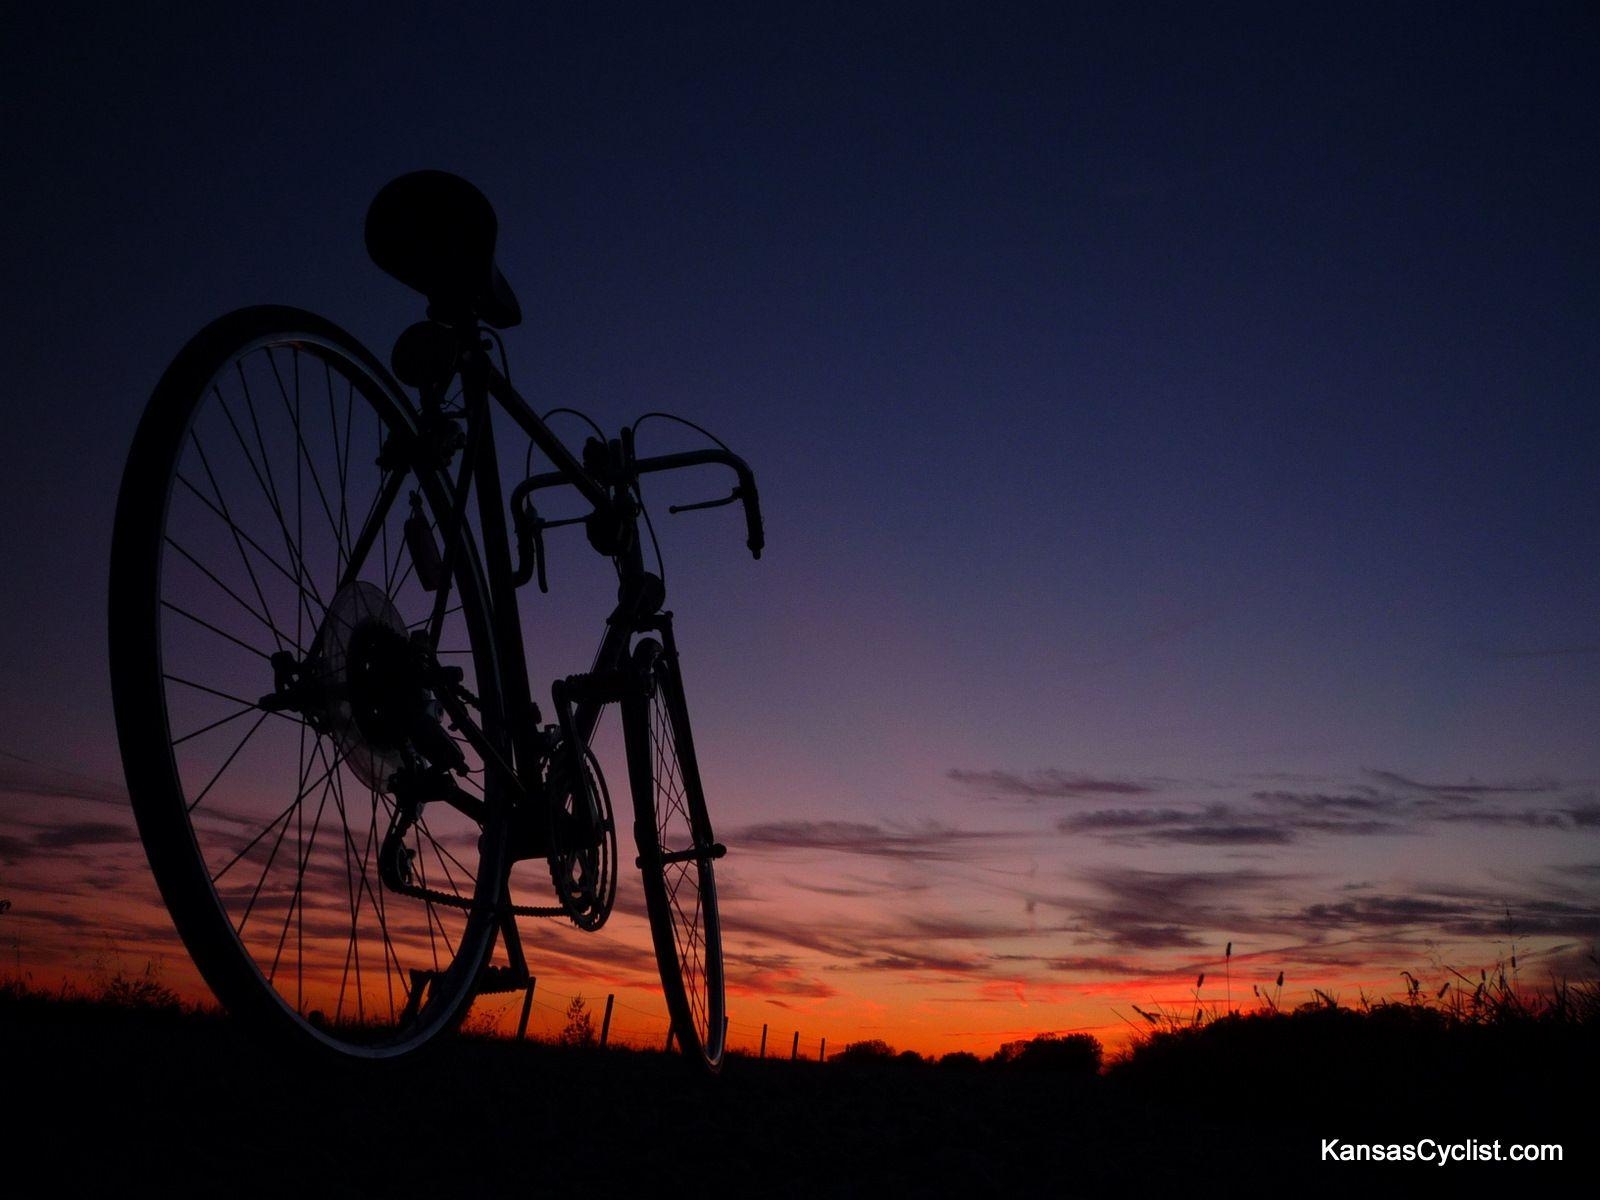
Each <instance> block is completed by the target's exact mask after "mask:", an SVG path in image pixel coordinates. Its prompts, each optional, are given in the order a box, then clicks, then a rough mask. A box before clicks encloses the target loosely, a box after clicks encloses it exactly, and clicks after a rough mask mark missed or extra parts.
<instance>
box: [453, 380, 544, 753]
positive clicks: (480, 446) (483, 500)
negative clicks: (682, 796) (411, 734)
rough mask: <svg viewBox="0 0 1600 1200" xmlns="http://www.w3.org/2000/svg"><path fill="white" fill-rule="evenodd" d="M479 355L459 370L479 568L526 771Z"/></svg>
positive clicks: (527, 722) (511, 599)
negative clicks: (484, 572) (479, 539)
mask: <svg viewBox="0 0 1600 1200" xmlns="http://www.w3.org/2000/svg"><path fill="white" fill-rule="evenodd" d="M482 361H483V360H482V358H481V356H480V352H479V351H477V350H475V349H474V350H471V351H469V352H468V354H467V355H466V357H465V360H464V362H463V363H462V368H461V384H462V390H463V392H464V394H465V398H466V407H467V438H468V442H469V443H470V444H472V445H475V446H476V447H477V461H476V462H475V463H474V470H475V472H476V480H475V482H476V483H477V487H478V522H479V527H480V528H481V529H482V531H483V555H484V565H485V566H486V567H487V568H488V575H489V598H490V605H489V607H490V613H491V619H492V620H493V621H494V634H495V644H496V646H497V647H498V648H499V655H500V672H501V683H500V686H501V692H502V695H503V696H504V697H505V700H506V711H507V714H508V716H509V718H510V725H511V730H510V733H511V744H512V746H513V747H514V750H515V762H516V766H517V768H518V769H519V770H527V769H528V768H529V766H530V764H532V762H533V761H534V758H535V757H536V752H535V750H534V746H533V735H534V733H535V731H536V730H537V728H538V724H539V717H538V710H537V709H536V708H535V706H534V703H533V696H532V693H531V691H530V689H529V686H528V660H527V656H526V650H525V648H524V646H523V643H522V621H521V619H520V616H519V614H518V610H517V592H516V587H515V586H514V585H513V584H512V582H511V576H512V571H511V543H510V540H509V535H508V533H507V530H506V514H505V503H504V497H503V494H502V493H501V490H500V463H499V460H498V458H497V457H496V455H495V447H494V430H493V413H492V412H491V411H490V406H489V395H488V389H487V387H486V386H485V383H484V376H483V369H482Z"/></svg>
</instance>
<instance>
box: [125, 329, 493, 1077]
mask: <svg viewBox="0 0 1600 1200" xmlns="http://www.w3.org/2000/svg"><path fill="white" fill-rule="evenodd" d="M286 312H289V313H291V315H293V314H292V312H291V310H284V309H252V310H244V311H242V312H240V313H236V314H232V315H230V316H228V317H225V318H222V319H221V320H219V321H218V322H215V323H214V324H213V325H212V326H210V327H208V329H207V330H206V331H204V332H203V333H202V334H201V335H199V336H198V337H197V338H196V339H195V340H194V341H193V342H191V344H190V346H189V347H187V348H186V349H185V351H184V356H186V357H182V358H181V362H180V364H178V365H175V367H174V369H173V370H170V371H169V372H167V374H166V375H165V376H164V378H163V381H162V383H161V385H160V387H158V389H157V393H156V395H155V397H154V398H153V399H152V402H151V404H152V408H151V411H152V413H157V411H158V410H159V415H158V417H157V418H156V419H153V420H150V421H147V422H146V423H145V425H144V426H142V427H141V429H142V432H141V438H142V441H141V446H142V449H141V459H140V463H141V464H142V466H141V470H142V474H141V473H140V472H139V471H135V470H134V469H132V468H130V470H129V472H128V478H129V479H130V480H134V479H137V480H139V482H140V486H144V487H146V488H147V489H149V490H150V492H151V493H153V492H154V491H155V490H156V489H157V488H162V489H165V491H164V493H163V497H164V498H165V499H164V502H163V503H161V504H156V503H154V502H153V501H148V500H147V501H146V502H144V503H142V504H140V503H132V504H127V505H124V506H123V508H122V509H120V510H119V518H118V521H119V524H118V533H117V539H118V542H117V545H116V547H115V548H114V557H115V560H116V562H117V563H119V564H122V563H131V562H133V561H134V560H135V559H137V558H139V557H140V555H145V556H147V557H144V558H143V559H142V560H141V562H140V565H139V566H138V568H137V569H132V568H130V569H126V570H124V569H122V568H121V567H120V566H119V568H118V569H117V570H114V571H113V582H112V596H111V608H112V614H113V623H112V660H113V666H114V670H116V671H117V672H118V674H117V675H116V678H115V680H114V682H115V684H116V691H117V721H118V733H119V737H121V738H122V739H123V743H124V747H125V748H126V747H127V746H129V745H130V744H145V745H149V744H151V743H152V742H153V743H154V744H155V745H156V746H157V747H158V748H159V747H160V746H161V745H162V744H163V743H164V744H165V745H166V746H167V747H168V748H169V751H170V752H169V753H166V754H149V753H146V754H143V755H142V756H131V755H130V756H127V757H128V760H129V761H130V762H133V761H134V760H135V758H138V759H141V760H142V763H141V764H140V765H135V766H133V767H130V777H129V791H130V794H131V795H132V796H133V797H134V803H135V805H136V806H137V807H138V809H139V816H140V825H141V829H142V830H143V831H144V833H145V836H146V839H147V842H148V844H149V848H150V857H151V861H152V864H153V865H154V867H155V869H156V871H157V872H158V876H159V882H160V884H161V890H162V893H163V895H165V896H167V898H168V899H169V902H170V903H171V904H172V906H173V913H174V916H175V917H176V918H177V922H176V923H177V925H178V928H179V929H180V930H183V929H188V930H204V929H216V928H221V929H222V932H223V933H224V935H227V934H228V933H229V931H231V940H230V939H229V938H228V937H226V936H225V937H224V938H223V939H222V941H220V942H219V941H216V940H211V941H207V942H198V941H197V942H196V943H195V948H196V950H197V952H198V953H200V954H202V955H205V954H209V955H211V956H212V957H211V958H210V959H206V960H204V961H200V963H199V965H200V966H201V969H202V972H203V973H204V974H205V975H206V976H207V978H209V979H212V980H213V981H214V982H216V981H220V982H217V986H218V988H219V991H222V992H223V993H224V994H229V995H236V994H244V993H246V992H248V991H249V989H251V988H256V989H265V991H264V992H263V993H262V994H263V995H267V996H271V997H274V998H275V1000H276V1001H277V1003H276V1004H267V1005H255V1006H251V1008H252V1010H253V1011H255V1012H256V1013H257V1014H258V1015H259V1016H260V1018H261V1019H262V1020H264V1021H266V1022H267V1023H268V1024H272V1023H278V1024H279V1025H285V1024H286V1025H287V1026H288V1027H292V1028H296V1029H298V1030H299V1031H300V1033H301V1034H302V1035H303V1036H305V1037H306V1038H315V1039H316V1040H319V1041H321V1042H323V1043H325V1044H327V1045H331V1046H332V1047H334V1048H335V1049H338V1050H342V1051H344V1052H345V1053H347V1054H353V1055H354V1054H359V1055H363V1056H365V1055H373V1054H375V1055H377V1056H380V1057H389V1056H392V1055H397V1054H400V1053H404V1052H406V1051H407V1050H409V1049H412V1048H415V1047H416V1046H418V1045H420V1044H421V1043H422V1042H424V1041H426V1040H427V1039H428V1038H429V1037H432V1036H434V1035H435V1034H437V1033H439V1032H441V1031H442V1030H443V1029H444V1028H446V1027H447V1025H448V1024H449V1022H450V1020H451V1019H454V1018H456V1017H458V1016H459V1014H460V1013H461V1012H463V1011H464V1004H465V999H466V993H467V991H468V990H469V989H470V988H471V987H472V986H473V985H474V982H475V980H476V978H477V972H478V969H479V967H480V966H481V965H482V963H483V961H484V959H485V957H486V956H487V954H488V952H489V949H490V947H491V946H492V944H493V937H494V933H495V923H496V919H497V918H496V915H495V912H494V911H493V905H492V904H489V903H487V902H486V898H487V897H489V896H490V895H491V894H498V892H499V889H500V888H501V887H502V886H503V880H501V879H495V878H491V877H490V875H492V874H493V872H490V873H487V874H486V873H485V871H484V868H483V862H493V863H495V864H497V867H496V869H497V870H499V869H503V868H502V866H501V864H503V862H504V860H505V853H504V842H503V839H504V838H505V836H506V830H505V828H504V825H503V823H502V819H501V816H500V814H501V812H502V811H503V806H502V805H501V803H500V798H499V796H498V794H497V792H496V788H497V787H498V786H499V784H498V783H496V784H488V782H487V779H486V777H485V775H484V771H485V767H484V763H483V761H482V759H481V756H479V755H478V754H477V752H476V751H475V750H474V749H473V747H472V743H471V742H470V740H468V741H461V740H460V735H459V732H457V733H455V734H453V735H452V736H456V737H457V744H460V745H461V747H462V752H463V753H464V754H465V755H466V761H467V770H468V772H470V773H471V775H472V776H473V777H470V778H468V777H464V778H463V779H462V780H461V783H460V786H461V789H462V796H461V803H460V805H459V806H456V805H450V804H438V805H429V807H428V813H427V817H426V819H423V818H422V816H421V814H420V813H419V814H418V817H417V819H416V820H415V821H413V822H411V823H410V827H409V829H408V830H407V833H406V835H405V838H404V847H405V849H407V850H409V852H410V863H411V870H412V871H413V872H414V873H415V874H414V876H413V880H414V881H415V882H418V884H419V886H416V887H400V888H398V889H395V890H391V888H390V887H389V886H388V885H387V884H386V883H385V882H384V880H385V878H390V879H392V876H390V875H389V874H388V866H387V865H385V862H386V860H385V859H384V857H383V856H384V855H385V853H386V852H392V849H401V847H399V846H395V847H393V848H392V849H391V848H390V847H387V846H386V841H387V839H388V831H390V830H393V829H395V828H396V827H397V826H396V822H398V821H399V820H400V819H401V818H400V816H399V812H398V809H397V804H398V801H396V800H395V798H394V797H393V795H392V794H391V792H390V789H391V788H392V787H394V786H395V785H394V783H393V779H394V776H395V774H396V772H399V771H402V770H409V769H423V768H426V767H427V766H428V765H429V764H428V760H427V758H426V756H425V755H423V754H422V753H421V751H420V750H419V748H418V746H417V745H416V743H415V741H414V739H413V737H412V736H411V735H410V734H409V733H406V732H396V731H407V730H410V729H412V728H414V727H415V726H414V724H413V723H414V722H415V720H416V719H417V718H418V713H417V712H416V710H415V709H414V707H413V705H414V704H417V703H421V701H420V700H413V699H412V697H414V696H417V695H424V696H425V694H426V693H424V692H422V691H421V689H420V688H418V687H416V686H415V679H416V677H415V676H414V675H413V674H412V673H413V672H415V671H416V667H415V666H414V665H413V657H412V654H411V651H410V650H409V649H408V648H407V646H406V643H407V642H408V640H409V639H408V635H409V634H410V633H411V632H412V631H413V630H416V629H429V627H430V623H432V625H433V627H432V628H431V629H430V630H429V636H430V640H431V641H432V642H433V643H434V644H442V645H444V646H446V647H447V649H446V650H445V651H444V653H443V654H441V655H440V656H439V657H440V658H441V659H443V658H445V657H448V658H449V659H450V661H451V662H452V663H454V664H457V665H458V666H460V667H461V668H462V670H463V672H464V678H463V680H462V686H463V688H464V689H465V690H466V691H467V693H468V694H473V695H474V696H475V700H474V707H475V709H476V710H477V711H476V712H475V713H474V717H475V719H478V720H481V721H482V722H483V724H484V726H485V727H486V728H490V729H500V728H503V727H504V714H503V713H502V711H501V702H500V694H499V691H498V688H497V686H496V683H497V678H496V676H495V675H494V674H493V673H492V672H490V671H488V670H483V671H481V672H480V668H487V667H489V666H492V665H494V664H495V652H494V645H493V626H492V623H491V621H490V619H489V612H488V608H489V599H488V596H487V594H486V585H485V583H484V581H483V578H482V573H481V572H482V567H481V561H480V559H479V558H478V556H477V554H476V553H475V550H474V546H473V539H474V538H475V537H476V534H475V532H474V530H473V527H472V525H471V523H470V522H467V521H460V522H458V521H457V519H456V517H455V516H454V515H442V514H443V510H444V509H445V508H447V507H448V505H450V504H452V503H454V498H453V492H452V485H451V476H452V475H453V474H454V471H453V467H452V466H451V465H449V464H446V465H444V466H440V467H438V468H435V467H432V466H425V467H423V468H421V469H418V470H413V469H411V468H409V467H407V468H403V469H401V468H396V469H390V470H386V469H384V468H383V467H380V466H379V465H378V460H379V457H380V455H381V452H382V450H383V448H384V445H385V442H386V440H387V439H388V437H389V436H391V435H392V432H393V431H404V430H407V429H410V428H411V427H412V425H413V423H414V417H413V416H412V415H411V414H410V412H409V410H408V406H407V402H406V400H405V399H404V397H403V396H401V395H400V394H398V393H397V392H395V391H394V390H393V389H392V387H391V385H390V384H389V383H388V382H387V381H386V379H385V378H383V377H382V375H381V373H375V372H374V369H373V368H371V367H370V366H369V365H368V363H369V361H370V359H369V356H367V355H365V353H364V352H360V351H358V350H357V349H356V348H354V347H353V346H351V345H350V343H349V342H348V338H347V337H346V336H345V335H343V334H339V333H338V332H337V331H332V332H329V330H330V329H331V327H328V326H326V323H324V322H320V320H318V319H316V318H310V317H307V318H306V321H307V324H306V325H305V326H303V327H302V329H303V330H304V331H301V332H294V331H292V330H293V329H294V327H292V326H291V327H290V328H289V329H287V330H286V329H284V327H283V326H282V325H281V324H278V322H280V321H282V320H283V319H284V314H285V313H286ZM319 376H320V377H319ZM195 380H202V381H204V382H203V383H198V384H197V383H195V382H194V381H195ZM369 447H370V448H371V450H370V453H369ZM469 453H470V450H469ZM456 461H459V462H460V464H461V466H462V467H463V468H464V469H465V468H467V466H468V463H467V461H466V456H465V455H463V457H462V458H461V459H459V460H456ZM127 486H131V485H125V487H127ZM408 488H410V489H414V493H415V495H416V496H417V498H418V504H419V506H420V507H419V509H418V511H420V512H421V514H422V516H423V518H424V519H425V520H426V521H427V525H428V528H429V529H430V530H433V531H435V536H437V531H439V530H442V529H456V530H457V531H458V532H457V534H456V536H455V538H454V541H455V542H456V543H457V545H455V546H454V547H453V551H454V553H453V555H452V579H451V582H452V585H459V586H452V587H451V588H449V589H441V590H440V591H438V592H434V593H428V592H425V591H424V590H423V589H422V588H421V587H420V586H418V581H417V563H416V561H415V560H414V559H412V558H411V557H410V556H409V554H408V543H407V541H406V539H405V538H404V537H403V536H401V527H402V526H401V520H402V517H403V516H404V506H403V504H400V503H399V501H400V500H401V498H402V497H403V496H404V494H405V492H406V490H407V489H408ZM130 495H131V493H130ZM124 514H133V515H127V516H125V515H124ZM147 547H149V548H153V551H152V550H150V549H146V548H147ZM163 566H164V568H165V569H163ZM363 575H364V576H365V578H363ZM119 578H120V579H121V580H123V582H119ZM147 607H148V611H150V612H152V613H153V614H154V625H153V626H147V627H146V628H144V629H142V630H138V631H137V632H138V635H139V636H138V639H137V641H136V640H135V637H134V630H133V628H132V625H133V623H132V621H131V620H124V621H123V622H122V623H121V625H119V624H118V620H117V617H118V614H128V613H142V612H144V611H146V608H147ZM441 637H442V638H443V639H444V640H443V641H442V643H441V642H440V638H441ZM152 643H153V651H152ZM152 652H153V654H154V656H155V662H156V669H155V670H153V671H148V670H146V672H145V673H144V674H143V676H142V677H140V672H139V671H138V670H136V669H135V668H134V666H133V665H132V664H134V663H136V662H141V661H147V659H148V656H149V655H150V654H151V653H152ZM284 652H287V653H288V654H289V655H290V656H291V657H292V663H293V667H294V670H293V672H292V684H291V683H286V682H285V673H284V672H285V660H283V659H282V658H279V657H278V656H279V655H280V654H282V653H284ZM274 659H276V660H277V661H274ZM119 662H121V663H123V664H127V665H124V666H121V667H118V666H117V664H118V663H119ZM152 678H153V679H154V680H155V684H154V690H153V691H152V690H151V686H150V684H149V683H148V682H145V681H146V680H148V679H152ZM141 688H143V691H142V692H141V691H140V689H141ZM291 689H292V690H291ZM363 689H365V690H363ZM275 695H276V696H277V698H276V699H269V700H267V701H266V704H267V707H263V700H262V699H261V698H262V697H273V696H275ZM280 703H281V704H283V705H284V707H282V708H281V709H280V708H277V707H275V705H276V704H280ZM268 717H275V718H277V719H276V720H270V721H269V720H268V719H267V718H268ZM430 719H431V718H430ZM134 738H137V742H136V743H135V742H132V741H130V739H134ZM424 740H426V739H424ZM486 787H487V794H486ZM452 798H454V797H452ZM147 818H148V819H147ZM480 860H481V861H480ZM196 867H198V870H196V869H195V868H196ZM441 895H442V896H443V897H449V898H450V902H448V903H445V902H441V900H440V896H441ZM219 918H220V920H221V921H225V922H226V926H225V927H223V926H221V925H220V924H219V923H218V920H219ZM414 979H416V980H425V981H427V982H426V983H425V984H424V987H425V989H426V990H425V991H424V990H422V989H419V988H416V987H414V986H413V980H414ZM224 985H226V986H224ZM424 999H426V1004H424V1003H423V1001H424ZM324 1014H325V1015H324Z"/></svg>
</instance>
